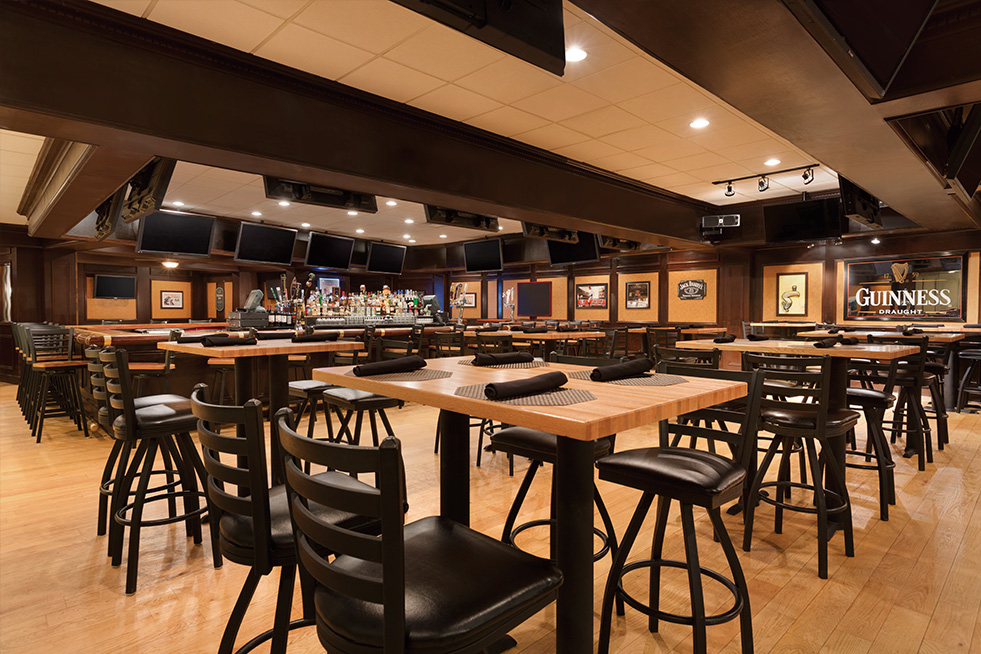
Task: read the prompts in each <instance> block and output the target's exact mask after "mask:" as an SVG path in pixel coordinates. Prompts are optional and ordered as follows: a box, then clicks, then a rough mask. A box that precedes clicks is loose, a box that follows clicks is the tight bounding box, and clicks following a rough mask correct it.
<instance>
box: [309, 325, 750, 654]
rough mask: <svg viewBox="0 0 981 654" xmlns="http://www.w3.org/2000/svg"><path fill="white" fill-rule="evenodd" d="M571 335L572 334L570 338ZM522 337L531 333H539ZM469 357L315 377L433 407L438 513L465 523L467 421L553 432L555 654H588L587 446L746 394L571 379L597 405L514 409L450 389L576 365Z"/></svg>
mask: <svg viewBox="0 0 981 654" xmlns="http://www.w3.org/2000/svg"><path fill="white" fill-rule="evenodd" d="M571 333H574V332H571ZM539 335H540V334H530V335H529V336H539ZM471 358H472V357H448V358H443V359H430V360H428V366H427V368H425V369H426V370H442V371H446V372H450V373H452V376H451V377H448V378H445V379H434V380H429V381H416V382H397V381H382V380H379V379H373V378H371V377H355V376H353V375H350V374H348V373H349V372H350V370H351V367H350V366H341V367H335V368H316V369H314V371H313V377H314V379H318V380H320V381H325V382H329V383H332V384H339V385H342V386H346V387H348V388H355V389H358V390H362V391H368V392H371V393H379V394H382V395H385V396H387V397H394V398H397V399H400V400H405V401H408V402H418V403H419V404H425V405H428V406H432V407H436V408H439V409H441V410H442V411H441V412H440V433H441V435H442V438H441V440H442V442H441V444H440V448H439V457H440V481H439V483H440V515H442V516H444V517H448V518H451V519H452V520H455V521H457V522H460V523H462V524H465V525H467V524H469V522H470V447H469V443H470V417H471V416H473V417H475V418H487V419H489V420H495V421H498V422H504V423H507V424H511V425H519V426H522V427H529V428H531V429H539V430H542V431H547V432H550V433H553V434H558V436H559V439H558V454H557V461H556V464H555V469H554V473H553V474H554V475H555V493H556V495H555V512H556V523H557V524H556V530H555V541H556V542H555V543H554V544H555V549H556V559H557V562H558V566H559V567H560V568H561V570H562V573H563V576H564V581H563V584H562V588H560V589H559V596H558V600H557V604H556V629H555V638H556V647H555V650H554V651H556V652H562V654H591V653H592V652H593V651H594V647H595V645H594V634H593V549H592V546H593V474H594V468H593V441H595V440H598V439H600V438H603V437H604V436H610V435H612V434H615V433H617V432H621V431H625V430H628V429H632V428H634V427H640V426H643V425H649V424H651V423H655V422H659V421H661V420H667V419H669V418H673V417H675V416H678V415H680V414H683V413H688V412H689V411H695V410H697V409H701V408H704V407H707V406H711V405H713V404H718V403H720V402H725V401H728V400H731V399H736V398H739V397H743V396H745V395H746V392H747V389H746V384H744V383H742V382H731V381H723V380H711V379H701V378H695V377H692V378H687V380H688V381H687V382H686V383H680V384H675V385H672V386H620V385H613V384H601V383H595V382H591V381H589V380H579V379H570V380H569V382H568V383H567V384H566V386H565V387H566V388H578V389H588V390H589V391H590V392H592V393H593V395H595V397H596V399H595V400H592V401H589V402H582V403H579V404H574V405H567V406H554V407H553V406H518V405H512V404H506V403H502V402H491V401H489V400H486V399H468V398H465V397H460V396H458V395H455V391H456V389H457V388H458V387H461V386H468V385H473V384H486V383H488V382H503V381H512V380H516V379H524V378H527V377H533V376H536V375H540V374H542V373H545V372H551V371H554V370H560V371H563V372H567V373H568V372H571V371H574V370H588V369H589V368H585V367H582V366H571V365H563V364H555V363H551V364H548V365H547V367H539V368H523V369H497V368H493V369H492V368H479V367H475V366H468V365H462V364H461V363H460V362H461V360H465V359H471Z"/></svg>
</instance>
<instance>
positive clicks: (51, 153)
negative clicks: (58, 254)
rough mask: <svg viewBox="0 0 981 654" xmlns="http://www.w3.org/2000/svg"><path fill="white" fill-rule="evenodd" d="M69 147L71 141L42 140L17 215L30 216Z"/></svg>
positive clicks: (18, 204)
mask: <svg viewBox="0 0 981 654" xmlns="http://www.w3.org/2000/svg"><path fill="white" fill-rule="evenodd" d="M70 145H71V141H65V140H62V139H52V138H46V139H44V143H42V144H41V149H40V150H39V151H38V153H37V159H36V160H35V161H34V168H32V169H31V176H30V178H28V180H27V185H26V186H25V187H24V193H23V194H22V195H21V198H20V202H18V203H17V213H19V214H20V215H22V216H29V215H31V212H33V211H34V207H36V206H37V203H38V200H39V199H40V198H41V193H42V192H43V191H44V189H45V188H46V187H47V185H48V182H50V181H51V175H53V174H54V171H55V169H56V168H57V167H58V163H59V162H60V161H61V159H62V157H64V156H65V151H66V150H68V147H69V146H70ZM59 236H60V234H59Z"/></svg>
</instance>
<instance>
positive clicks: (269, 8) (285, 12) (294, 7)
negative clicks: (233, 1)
mask: <svg viewBox="0 0 981 654" xmlns="http://www.w3.org/2000/svg"><path fill="white" fill-rule="evenodd" d="M238 1H239V2H241V3H242V4H246V5H249V6H250V7H255V8H256V9H261V10H262V11H264V12H266V13H267V14H272V15H273V16H276V17H277V18H283V19H286V18H290V17H292V16H293V15H294V14H295V13H296V12H298V11H300V9H303V7H304V6H305V5H307V4H308V3H309V2H310V0H238Z"/></svg>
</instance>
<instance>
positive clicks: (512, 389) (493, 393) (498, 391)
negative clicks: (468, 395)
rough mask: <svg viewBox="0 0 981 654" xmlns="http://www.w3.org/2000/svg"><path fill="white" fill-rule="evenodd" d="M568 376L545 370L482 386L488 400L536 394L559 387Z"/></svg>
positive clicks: (567, 379)
mask: <svg viewBox="0 0 981 654" xmlns="http://www.w3.org/2000/svg"><path fill="white" fill-rule="evenodd" d="M567 381H569V378H568V377H566V376H565V373H561V372H546V373H545V374H544V375H538V376H536V377H529V378H528V379H518V380H515V381H510V382H494V383H490V384H487V385H486V386H485V387H484V395H486V396H487V399H488V400H506V399H508V398H510V397H518V396H520V395H536V394H538V393H544V392H546V391H552V390H555V389H556V388H561V387H562V386H563V385H564V384H565V383H566V382H567Z"/></svg>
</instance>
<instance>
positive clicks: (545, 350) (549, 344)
mask: <svg viewBox="0 0 981 654" xmlns="http://www.w3.org/2000/svg"><path fill="white" fill-rule="evenodd" d="M554 351H555V341H552V340H544V341H542V360H543V361H548V357H549V355H550V354H552V352H554Z"/></svg>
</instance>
